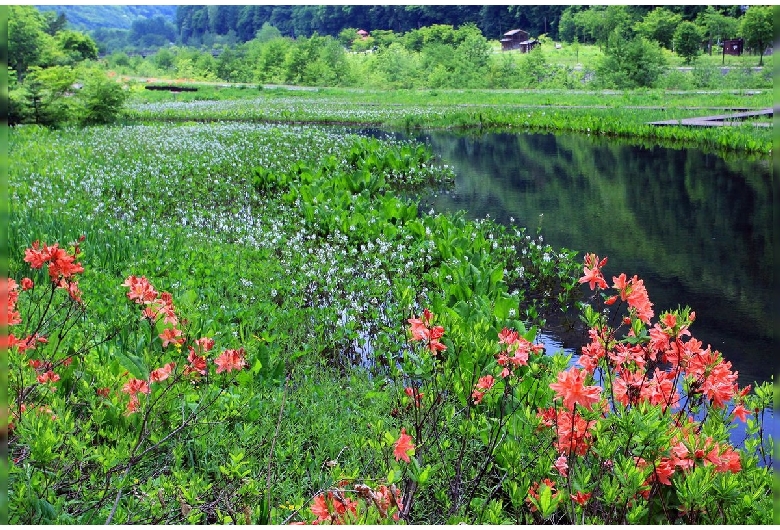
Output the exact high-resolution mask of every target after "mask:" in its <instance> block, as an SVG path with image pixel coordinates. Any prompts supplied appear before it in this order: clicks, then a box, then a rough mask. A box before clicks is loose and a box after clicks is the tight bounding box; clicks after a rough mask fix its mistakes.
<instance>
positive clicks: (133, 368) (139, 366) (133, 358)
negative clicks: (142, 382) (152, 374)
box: [114, 351, 149, 379]
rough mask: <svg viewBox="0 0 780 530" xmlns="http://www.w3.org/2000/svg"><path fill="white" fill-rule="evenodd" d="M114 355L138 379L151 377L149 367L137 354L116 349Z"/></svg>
mask: <svg viewBox="0 0 780 530" xmlns="http://www.w3.org/2000/svg"><path fill="white" fill-rule="evenodd" d="M114 355H115V356H116V358H117V360H118V361H119V363H120V364H121V365H122V366H124V367H125V369H126V370H127V371H128V372H130V375H132V376H133V377H135V378H136V379H146V378H147V377H149V368H148V367H147V366H146V364H145V363H144V362H143V360H142V359H141V358H140V357H138V356H137V355H133V354H131V353H128V354H125V353H124V352H122V351H115V352H114Z"/></svg>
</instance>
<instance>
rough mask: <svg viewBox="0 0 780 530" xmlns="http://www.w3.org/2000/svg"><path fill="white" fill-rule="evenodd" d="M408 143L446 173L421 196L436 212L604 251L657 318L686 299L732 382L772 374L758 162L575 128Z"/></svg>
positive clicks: (762, 170) (767, 179)
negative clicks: (443, 186) (642, 288)
mask: <svg viewBox="0 0 780 530" xmlns="http://www.w3.org/2000/svg"><path fill="white" fill-rule="evenodd" d="M418 139H419V140H422V141H425V142H426V143H427V144H429V145H430V146H431V147H432V149H433V150H434V152H435V153H436V154H437V155H439V156H440V157H441V158H442V159H443V161H444V162H445V163H448V164H450V165H452V166H453V167H454V168H455V171H456V173H457V178H456V186H455V190H454V191H453V192H451V193H448V194H440V195H438V196H436V197H430V198H428V199H427V200H426V202H427V204H429V205H430V206H432V207H433V208H434V209H436V210H437V211H453V210H466V211H467V213H468V215H469V217H472V218H482V217H486V216H488V215H489V216H490V217H491V218H493V219H496V220H498V221H500V222H504V223H509V222H510V218H514V220H515V221H514V222H515V224H517V225H518V226H526V227H528V228H529V229H530V230H531V231H532V232H533V231H534V230H535V229H536V228H537V226H539V225H540V223H541V228H542V233H543V234H544V237H545V240H546V241H547V242H549V243H550V244H552V245H553V246H557V247H567V248H570V249H575V250H578V251H580V252H585V251H588V252H595V253H597V254H598V255H600V256H604V255H606V256H609V264H608V265H607V269H606V275H607V276H608V277H611V275H613V274H614V275H617V274H619V273H620V272H626V273H627V274H628V275H632V274H637V275H639V276H640V277H641V278H643V279H644V281H645V285H646V286H647V289H648V292H649V294H650V297H651V300H652V301H653V302H654V304H655V305H654V309H655V310H656V314H658V312H660V311H661V310H663V309H667V308H674V307H677V306H678V305H683V306H684V305H690V306H691V307H692V308H693V309H694V310H695V311H696V314H697V320H696V322H695V323H694V325H693V327H692V332H693V335H694V336H696V337H697V338H699V339H700V340H702V341H703V342H704V343H705V344H711V345H712V347H713V348H714V349H718V350H720V351H721V352H722V353H723V354H724V356H725V357H726V359H728V360H730V361H732V363H733V365H734V369H736V370H739V372H740V384H741V385H744V384H747V383H751V382H753V381H759V382H761V381H767V380H769V378H770V375H771V374H774V373H775V372H776V371H777V368H778V363H777V361H776V359H775V352H774V345H775V343H774V341H773V339H772V337H771V329H772V319H771V315H772V312H771V311H772V308H771V305H770V304H772V303H775V302H776V301H775V300H773V293H772V275H773V258H772V242H771V239H772V173H771V171H772V170H771V166H770V162H769V161H745V160H724V159H723V158H720V157H718V156H716V155H709V154H705V153H702V152H700V151H697V150H692V149H686V150H681V149H666V148H649V149H648V148H641V147H635V146H628V145H620V144H618V143H616V142H607V141H598V140H596V141H594V140H593V139H591V138H587V137H583V136H577V135H559V136H555V135H551V134H499V133H496V134H481V135H478V136H474V135H472V136H462V135H457V134H454V133H449V132H429V133H427V134H425V135H424V136H422V137H419V138H418ZM562 342H563V345H564V346H567V345H566V344H565V342H566V341H565V340H564V341H562ZM575 346H578V345H570V347H575Z"/></svg>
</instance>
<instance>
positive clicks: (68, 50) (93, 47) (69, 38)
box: [55, 30, 98, 64]
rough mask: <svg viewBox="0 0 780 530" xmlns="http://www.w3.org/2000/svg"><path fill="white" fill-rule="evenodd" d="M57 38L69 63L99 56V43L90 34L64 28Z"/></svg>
mask: <svg viewBox="0 0 780 530" xmlns="http://www.w3.org/2000/svg"><path fill="white" fill-rule="evenodd" d="M55 40H56V41H57V45H58V46H59V47H60V49H61V50H62V51H63V52H64V53H65V55H66V56H67V59H68V63H69V64H75V63H78V62H81V61H83V60H85V59H93V60H94V59H97V58H98V47H97V44H95V41H94V40H92V38H91V37H90V36H89V35H85V34H84V33H81V32H79V31H70V30H63V31H60V32H59V33H57V35H56V36H55Z"/></svg>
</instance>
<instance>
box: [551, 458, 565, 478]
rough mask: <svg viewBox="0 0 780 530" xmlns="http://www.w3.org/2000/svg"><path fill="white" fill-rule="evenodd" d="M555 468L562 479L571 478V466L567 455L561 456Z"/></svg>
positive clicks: (556, 461) (556, 460)
mask: <svg viewBox="0 0 780 530" xmlns="http://www.w3.org/2000/svg"><path fill="white" fill-rule="evenodd" d="M553 466H555V469H557V470H558V473H560V474H561V476H562V477H567V476H569V464H568V461H567V459H566V455H561V456H559V457H558V458H556V459H555V463H554V464H553Z"/></svg>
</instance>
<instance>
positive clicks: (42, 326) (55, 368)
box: [2, 238, 268, 524]
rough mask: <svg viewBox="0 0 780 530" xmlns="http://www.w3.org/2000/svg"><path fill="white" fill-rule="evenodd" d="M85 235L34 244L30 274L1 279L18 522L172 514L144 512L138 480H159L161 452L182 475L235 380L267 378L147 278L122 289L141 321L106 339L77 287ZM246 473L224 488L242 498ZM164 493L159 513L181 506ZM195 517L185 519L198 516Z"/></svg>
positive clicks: (12, 515)
mask: <svg viewBox="0 0 780 530" xmlns="http://www.w3.org/2000/svg"><path fill="white" fill-rule="evenodd" d="M81 241H83V238H81V239H80V241H77V242H74V243H72V244H71V245H70V246H69V247H67V248H62V247H60V246H59V244H56V243H55V244H52V245H48V244H46V243H40V242H38V241H36V242H34V243H33V244H32V246H31V247H29V248H28V249H27V250H26V251H25V256H24V261H25V262H26V263H27V264H28V265H29V272H30V273H31V274H30V276H25V277H24V278H22V279H21V281H20V282H17V281H15V280H14V279H12V278H7V279H6V280H5V282H4V283H3V285H2V287H3V290H2V295H3V297H2V298H3V300H4V302H5V305H6V311H4V313H3V315H4V316H6V319H5V321H4V322H3V324H4V325H6V326H8V329H9V332H8V334H7V335H5V336H4V339H5V340H4V342H5V343H4V347H5V348H8V350H9V357H8V358H9V372H8V382H9V387H8V400H9V413H10V415H9V423H8V440H9V454H10V463H11V466H10V470H9V487H10V492H11V494H10V511H9V521H10V522H13V523H24V524H30V523H68V522H98V521H100V522H106V523H109V522H112V521H114V520H118V521H126V520H150V521H154V520H164V518H165V517H164V516H163V515H162V514H159V513H158V514H155V513H154V512H155V510H153V509H152V510H151V512H150V511H149V509H148V507H147V509H145V510H143V511H142V513H143V514H144V515H143V516H142V518H141V519H136V517H138V516H139V514H138V513H134V512H137V511H138V507H139V503H141V502H142V497H143V495H142V494H141V490H139V487H141V488H143V487H142V486H139V484H141V483H144V482H147V481H152V482H154V481H155V480H157V481H158V482H159V478H160V477H159V474H160V472H161V471H162V469H161V468H160V465H159V462H160V459H161V458H162V459H163V460H164V461H166V460H167V461H168V462H169V465H170V466H171V468H172V472H173V476H176V474H177V469H180V468H181V466H182V465H185V466H186V459H183V458H182V457H183V456H184V455H183V454H182V453H181V450H182V449H183V448H184V447H186V446H187V443H186V442H185V440H186V439H188V438H190V437H192V436H193V435H194V434H195V433H196V432H197V431H198V426H199V425H203V423H204V422H207V421H208V418H209V417H210V416H211V414H212V413H213V411H214V410H215V409H217V408H220V409H223V410H224V408H225V407H227V408H228V409H229V408H230V407H231V402H232V401H234V398H233V397H231V391H230V388H231V386H232V385H233V384H235V382H236V381H237V379H238V375H239V374H240V373H246V372H247V370H251V372H252V374H253V375H252V376H254V375H258V372H259V371H260V364H259V361H252V360H251V359H250V360H248V356H247V352H246V351H245V350H244V348H241V347H239V348H225V349H223V351H222V352H221V353H219V354H217V350H214V348H215V341H214V339H213V338H210V337H207V336H202V337H199V338H196V337H197V336H198V335H197V333H199V332H200V331H201V330H200V329H198V327H197V326H196V325H194V323H193V322H188V321H186V320H184V319H182V318H181V317H180V316H179V311H178V310H177V308H176V306H175V305H174V301H173V299H172V297H171V295H170V293H168V292H164V291H157V290H156V289H155V288H154V286H153V285H152V284H151V283H150V282H149V280H148V279H147V278H145V277H136V276H132V275H131V276H129V277H128V278H127V279H126V280H125V282H124V283H123V284H122V285H123V286H124V287H126V288H127V298H128V299H129V301H131V303H134V304H137V306H138V307H137V310H136V311H132V312H134V313H136V316H135V318H132V319H130V320H129V321H125V322H123V323H122V325H121V326H117V327H115V328H114V329H111V330H110V331H109V332H108V333H107V334H106V335H104V336H102V335H98V333H100V331H102V330H101V329H100V328H99V327H98V326H96V325H95V324H94V323H91V322H89V320H88V319H87V313H88V306H87V303H86V302H85V300H84V299H83V298H82V293H81V290H80V287H79V275H80V274H82V273H83V272H84V268H83V266H82V265H81V263H80V262H79V261H77V260H78V259H79V258H81V257H82V250H81V247H80V245H81ZM249 362H254V366H250V365H249V364H248V363H249ZM263 373H264V374H267V373H268V367H266V371H265V372H263ZM247 375H249V374H247ZM259 375H261V376H262V374H259ZM252 376H250V377H252ZM220 417H221V418H222V420H223V421H225V420H229V418H230V414H229V413H228V414H225V413H224V412H222V413H221V414H220ZM166 455H167V458H166ZM234 463H235V462H234ZM244 478H245V476H243V475H241V474H235V473H231V472H228V471H226V472H225V473H224V475H223V477H222V482H221V484H220V487H219V488H218V489H220V490H222V491H224V490H231V495H233V496H235V495H236V494H238V495H239V498H240V496H241V495H243V494H245V492H248V491H251V490H252V489H253V488H256V486H255V485H253V484H247V483H246V482H245V481H244V480H243V479H244ZM234 481H237V482H234ZM179 485H180V486H183V485H184V484H183V483H181V482H179ZM212 486H213V484H212V485H210V486H209V488H207V489H206V490H208V489H211V487H212ZM190 487H192V485H190ZM188 489H189V488H188ZM157 495H158V497H159V499H160V500H159V503H160V506H161V510H162V511H165V508H166V504H167V509H168V510H175V511H176V512H177V513H178V512H179V503H178V502H176V496H178V497H181V493H179V494H176V493H173V492H171V493H169V494H167V493H165V490H164V488H162V489H159V490H158V493H157ZM167 495H172V497H170V498H169V501H168V502H167V503H166V501H165V498H166V496H167ZM185 498H186V496H185ZM181 502H186V501H184V500H182V501H181ZM217 505H219V502H217ZM253 509H254V507H253ZM185 511H186V510H185ZM155 515H156V517H155ZM182 515H183V516H185V518H186V516H187V515H188V514H187V513H182ZM194 515H195V514H193V517H190V518H188V519H187V520H188V521H190V522H196V521H198V520H199V518H198V517H194ZM200 515H203V513H202V512H200ZM145 517H149V518H150V519H145Z"/></svg>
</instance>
